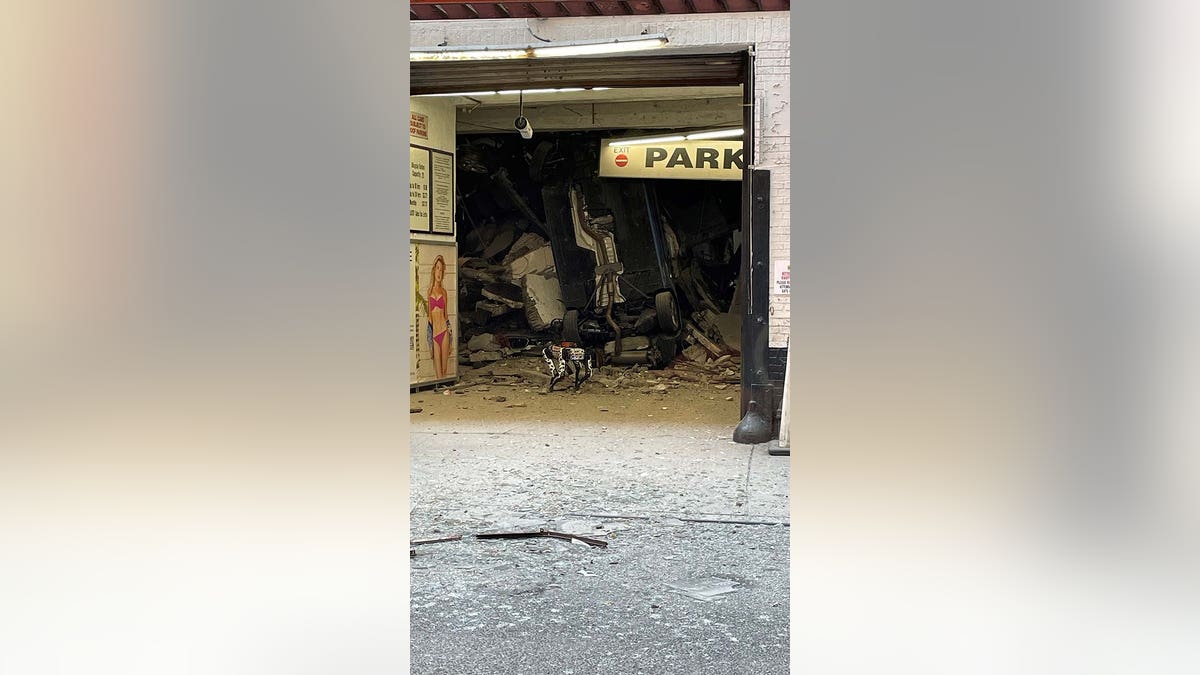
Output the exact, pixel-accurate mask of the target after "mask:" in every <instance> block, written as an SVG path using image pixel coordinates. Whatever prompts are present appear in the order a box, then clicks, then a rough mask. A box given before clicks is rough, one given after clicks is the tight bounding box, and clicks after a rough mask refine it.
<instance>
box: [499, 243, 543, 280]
mask: <svg viewBox="0 0 1200 675" xmlns="http://www.w3.org/2000/svg"><path fill="white" fill-rule="evenodd" d="M506 266H507V268H508V269H507V272H508V277H509V278H510V279H512V280H513V281H514V282H515V281H517V280H519V279H521V278H522V277H524V276H526V275H529V274H539V275H543V276H545V275H553V274H554V250H553V249H551V248H550V245H549V244H544V245H543V246H541V247H540V248H536V249H534V250H532V251H529V252H527V253H525V254H524V255H521V256H518V257H516V258H513V259H512V260H511V261H510V262H508V263H506Z"/></svg>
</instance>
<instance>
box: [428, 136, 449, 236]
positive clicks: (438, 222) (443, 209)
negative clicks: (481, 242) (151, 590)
mask: <svg viewBox="0 0 1200 675" xmlns="http://www.w3.org/2000/svg"><path fill="white" fill-rule="evenodd" d="M431 152H432V154H431V157H430V159H431V163H430V170H429V211H430V227H431V231H432V233H433V234H443V235H448V236H450V237H453V236H454V200H455V195H454V153H452V152H446V151H444V150H436V149H434V150H432V151H431Z"/></svg>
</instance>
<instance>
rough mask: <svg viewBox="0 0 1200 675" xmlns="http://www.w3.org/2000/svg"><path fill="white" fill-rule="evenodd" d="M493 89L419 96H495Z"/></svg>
mask: <svg viewBox="0 0 1200 675" xmlns="http://www.w3.org/2000/svg"><path fill="white" fill-rule="evenodd" d="M495 95H496V92H494V91H463V92H459V93H457V94H421V96H430V97H433V96H495Z"/></svg>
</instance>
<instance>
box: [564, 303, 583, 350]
mask: <svg viewBox="0 0 1200 675" xmlns="http://www.w3.org/2000/svg"><path fill="white" fill-rule="evenodd" d="M562 336H563V340H565V341H567V342H574V343H575V344H577V345H578V344H583V340H582V339H580V337H579V310H577V309H568V310H567V313H566V314H564V315H563V327H562Z"/></svg>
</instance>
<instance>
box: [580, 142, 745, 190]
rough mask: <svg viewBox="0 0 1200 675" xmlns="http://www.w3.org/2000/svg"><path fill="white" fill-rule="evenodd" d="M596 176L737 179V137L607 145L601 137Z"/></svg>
mask: <svg viewBox="0 0 1200 675" xmlns="http://www.w3.org/2000/svg"><path fill="white" fill-rule="evenodd" d="M602 143H603V145H602V146H601V148H600V176H601V177H604V178H666V179H670V180H741V179H742V171H743V169H745V167H746V161H745V158H744V157H743V155H742V142H741V141H677V142H673V143H645V144H637V145H620V144H613V145H609V143H608V141H602Z"/></svg>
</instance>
